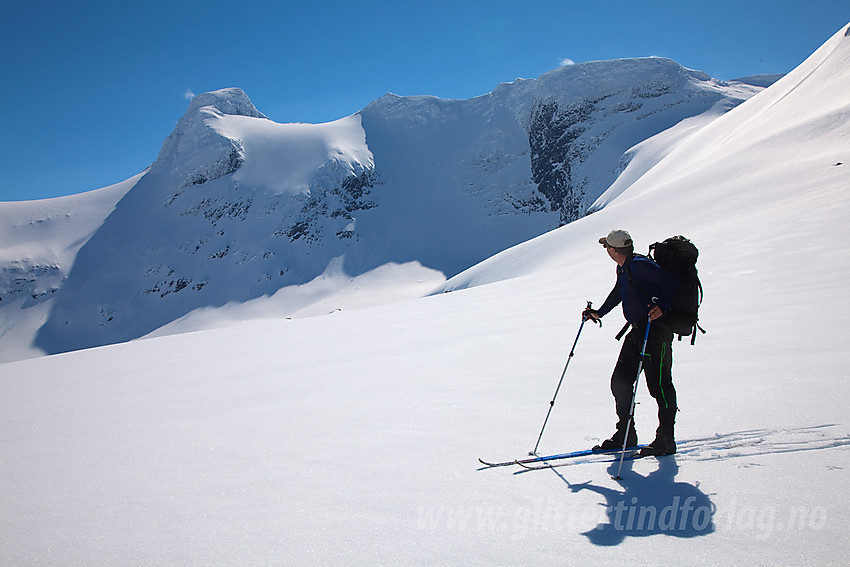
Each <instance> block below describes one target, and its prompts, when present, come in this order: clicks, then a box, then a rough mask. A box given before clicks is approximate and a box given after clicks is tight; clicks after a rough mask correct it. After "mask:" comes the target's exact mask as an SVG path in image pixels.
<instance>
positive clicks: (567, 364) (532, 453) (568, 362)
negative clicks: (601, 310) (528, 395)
mask: <svg viewBox="0 0 850 567" xmlns="http://www.w3.org/2000/svg"><path fill="white" fill-rule="evenodd" d="M590 304H591V302H590V301H588V302H587V309H590ZM585 321H587V317H586V316H584V317H582V318H581V325H579V328H578V333H577V334H576V340H575V341H574V342H573V348H572V349H570V355H569V356H568V357H567V363H566V364H565V365H564V371H563V372H561V379H560V380H559V381H558V387H557V388H555V395H554V396H552V401H551V402H549V411H548V412H546V419H545V420H543V428H542V429H541V430H540V435H538V436H537V444H536V445H534V450H533V451H531V452H530V453H528V454H529V455H537V447H539V446H540V439H542V438H543V431H544V430H545V429H546V424H547V423H549V415H550V414H551V413H552V408H553V407H554V406H555V398H557V397H558V392H559V391H560V389H561V384H562V383H563V382H564V376H566V374H567V368H569V366H570V360H572V359H573V355H574V354H575V351H576V344H578V338H579V337H580V336H581V330H582V328H584V322H585Z"/></svg>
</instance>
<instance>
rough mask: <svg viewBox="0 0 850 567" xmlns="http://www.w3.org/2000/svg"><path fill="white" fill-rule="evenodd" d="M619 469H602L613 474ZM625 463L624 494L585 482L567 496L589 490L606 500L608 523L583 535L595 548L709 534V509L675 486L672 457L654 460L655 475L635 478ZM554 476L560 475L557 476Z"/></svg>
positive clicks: (703, 497) (698, 494)
mask: <svg viewBox="0 0 850 567" xmlns="http://www.w3.org/2000/svg"><path fill="white" fill-rule="evenodd" d="M618 465H619V463H618V462H614V463H612V464H611V466H610V467H609V469H608V472H609V473H611V474H612V475H614V474H616V473H617V468H618ZM631 465H632V463H631V462H628V461H626V462H625V463H624V465H623V470H622V471H621V472H620V477H621V478H622V480H620V485H621V486H622V487H623V488H624V490H622V491H621V490H617V489H612V488H606V487H603V486H596V485H593V484H591V483H590V482H585V483H582V484H570V482H569V481H567V479H566V478H564V477H561V478H563V480H564V482H566V483H567V485H568V486H569V487H570V490H572V491H573V492H579V491H581V490H590V491H592V492H596V493H597V494H601V495H602V496H604V497H605V500H606V509H605V510H606V515H607V517H608V523H605V524H599V525H598V526H597V527H596V528H594V529H592V530H590V531H587V532H584V533H583V534H582V535H584V536H586V537H587V539H588V540H590V542H591V543H593V544H595V545H604V546H610V545H619V544H620V543H622V542H623V541H624V540H625V539H626V538H627V537H645V536H650V535H656V534H664V535H668V536H674V537H686V538H687V537H697V536H704V535H708V534H710V533H712V532H713V531H714V512H715V510H716V508H715V505H714V503H713V502H712V501H711V499H710V498H709V497H708V495H707V494H705V493H704V492H702V491H701V490H700V489H699V483H697V485H693V484H688V483H686V482H676V474H678V472H679V465H678V464H677V463H676V457H675V455H671V456H668V457H661V458H659V459H658V470H656V471H654V472H652V473H650V474H648V475H646V476H641V475H639V474H638V473H636V472H634V471H633V470H632V466H631ZM559 476H560V475H559Z"/></svg>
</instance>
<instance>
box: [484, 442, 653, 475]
mask: <svg viewBox="0 0 850 567" xmlns="http://www.w3.org/2000/svg"><path fill="white" fill-rule="evenodd" d="M644 447H646V445H637V446H635V447H626V452H625V454H624V455H622V457H623V458H624V459H634V458H637V457H638V456H639V454H640V450H641V449H642V448H644ZM622 452H623V451H622V449H609V450H599V449H598V450H595V451H594V450H593V449H585V450H581V451H572V452H570V453H558V454H554V455H532V456H531V457H528V458H527V459H514V460H513V461H502V462H498V463H494V462H489V461H485V460H483V459H478V462H480V463H481V464H482V465H484V467H485V468H495V467H507V466H511V465H519V466H520V467H522V468H524V469H529V470H538V469H549V468H555V467H562V466H566V465H570V464H577V463H576V461H575V460H574V459H578V458H581V457H595V456H605V455H608V456H612V455H613V456H616V457H617V458H618V459H619V458H620V456H621V453H622ZM580 462H586V461H580Z"/></svg>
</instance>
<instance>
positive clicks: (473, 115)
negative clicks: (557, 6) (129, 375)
mask: <svg viewBox="0 0 850 567" xmlns="http://www.w3.org/2000/svg"><path fill="white" fill-rule="evenodd" d="M771 80H773V78H768V79H764V78H762V79H749V80H747V81H746V82H743V81H739V82H733V83H731V84H726V83H722V82H720V81H717V80H714V79H712V78H710V77H709V76H707V75H705V74H704V73H700V72H697V71H692V70H688V69H685V68H683V67H681V66H680V65H678V64H676V63H675V62H673V61H670V60H667V59H660V58H648V59H629V60H618V61H600V62H591V63H585V64H580V65H574V66H570V67H562V68H559V69H557V70H555V71H552V72H550V73H547V74H545V75H543V76H541V77H539V78H538V79H534V80H517V81H516V82H514V83H510V84H502V85H499V86H498V87H497V88H496V89H495V90H494V91H493V92H491V93H489V94H487V95H484V96H481V97H477V98H474V99H471V100H444V99H438V98H435V97H398V96H395V95H390V94H388V95H386V96H384V97H382V98H381V99H379V100H377V101H375V102H373V103H372V104H370V105H369V106H368V107H367V108H365V109H363V110H362V111H361V112H359V113H357V114H355V115H352V116H350V117H347V118H344V119H341V120H338V121H335V122H331V123H327V124H277V123H275V122H273V121H271V120H269V119H267V118H266V117H265V116H264V115H263V114H262V113H261V112H259V111H258V110H257V109H256V108H255V107H254V106H253V104H252V103H251V101H250V100H249V99H248V97H247V95H246V94H245V93H244V92H242V91H241V90H239V89H235V88H234V89H224V90H221V91H216V92H212V93H206V94H203V95H200V96H197V97H195V98H194V99H193V100H192V102H191V104H190V106H189V109H188V110H187V112H186V114H185V115H184V116H183V118H182V119H181V120H180V121H179V122H178V124H177V126H176V127H175V129H174V132H173V133H172V134H171V135H169V136H168V138H167V139H166V140H165V142H164V144H163V147H162V150H161V152H160V154H159V156H158V157H157V159H156V161H155V162H154V163H153V165H152V166H151V167H150V169H149V170H148V171H146V172H145V173H144V174H143V175H141V176H140V177H137V178H133V179H132V180H128V181H127V182H125V183H124V184H120V189H115V190H110V191H106V193H108V194H109V195H111V196H115V197H120V201H119V202H118V203H117V204H115V203H113V202H111V201H110V199H109V198H106V199H105V201H110V202H109V203H108V204H107V206H104V207H103V208H100V209H98V208H92V206H91V205H90V204H89V201H90V200H91V199H88V198H83V199H80V200H78V201H77V200H74V199H73V198H71V199H66V200H62V201H59V202H55V203H54V202H49V201H48V202H45V203H44V207H45V210H48V209H50V210H53V209H57V208H61V207H65V208H66V212H67V213H68V215H70V216H77V215H78V212H79V211H82V210H86V211H88V212H87V214H86V217H87V218H88V219H92V218H94V217H96V215H97V213H96V212H95V211H102V212H103V213H106V214H108V216H107V217H105V220H104V221H103V222H102V225H101V226H96V227H91V226H89V225H88V224H86V225H85V226H81V227H80V228H79V229H75V230H76V232H79V233H85V235H86V237H87V238H88V236H89V235H90V238H88V239H87V240H86V239H82V240H81V239H80V237H79V236H78V235H76V234H75V235H73V236H72V238H73V241H74V242H76V244H72V243H71V240H69V241H68V242H64V243H57V242H45V243H38V242H36V241H32V245H31V246H30V247H29V248H24V247H21V246H19V244H18V241H19V239H21V238H22V236H21V235H20V234H19V233H22V234H23V233H27V234H28V231H29V232H32V231H31V230H30V229H29V228H28V227H29V223H38V222H39V218H40V217H41V216H45V214H43V213H41V212H40V207H41V206H42V205H41V204H39V203H33V204H29V205H26V206H25V207H26V208H27V210H28V211H32V216H31V218H30V219H26V220H23V222H21V220H20V218H18V215H19V211H20V210H21V209H22V205H18V204H11V205H5V204H4V205H2V206H0V215H5V216H7V217H9V218H11V217H13V216H14V217H16V218H15V219H14V221H10V225H9V227H8V228H7V233H6V235H5V238H4V239H3V240H2V243H3V246H4V248H3V250H2V252H3V254H2V258H0V260H1V261H2V263H1V264H0V270H2V271H0V286H2V287H0V297H3V298H4V301H3V302H2V303H0V311H2V312H3V313H4V324H3V325H4V330H3V332H4V334H6V335H14V336H16V337H17V338H16V339H15V341H12V342H11V343H14V345H13V344H11V343H9V344H7V347H6V348H9V349H11V347H12V346H14V352H12V351H6V352H8V354H4V355H3V358H4V359H6V360H8V359H14V358H20V357H22V356H31V355H33V354H37V353H39V352H47V353H57V352H64V351H68V350H75V349H80V348H86V347H91V346H98V345H103V344H110V343H115V342H121V341H126V340H130V339H134V338H138V337H141V336H144V335H147V334H149V333H152V332H157V333H159V334H162V333H167V332H178V331H185V330H194V329H198V328H205V327H208V326H210V325H215V324H221V320H222V319H224V320H225V322H227V321H232V320H241V319H242V318H250V317H252V316H253V315H252V313H257V312H263V311H264V312H265V313H266V314H268V315H272V314H274V315H277V316H283V315H286V316H293V315H300V314H316V313H321V312H328V311H332V310H334V309H338V308H342V307H349V306H360V305H364V304H369V303H375V302H378V303H379V302H383V301H387V300H394V299H396V298H398V297H413V296H418V295H422V294H425V293H427V292H428V291H429V290H430V289H432V288H433V287H434V286H436V285H438V284H439V283H441V281H442V279H443V278H445V277H450V276H454V275H455V274H457V273H459V272H461V271H462V270H464V269H466V268H468V267H470V266H472V265H473V264H475V263H477V262H480V261H481V260H484V259H485V258H487V257H489V256H491V255H493V254H495V253H497V252H499V251H501V250H504V249H506V248H509V247H510V246H513V245H515V244H518V243H520V242H523V241H525V240H528V239H529V238H532V237H534V236H538V235H540V234H543V233H545V232H547V231H549V230H551V229H553V228H556V227H557V226H559V225H562V224H565V223H567V222H569V221H572V220H575V219H577V218H579V217H581V216H582V215H583V214H584V212H585V210H586V209H587V208H588V206H589V205H590V204H591V203H593V202H594V201H595V200H596V199H597V198H598V197H599V196H600V195H601V194H602V193H603V192H604V191H605V190H606V189H607V188H608V187H609V186H610V185H611V183H612V182H613V181H614V180H615V179H617V177H618V175H619V173H620V172H621V171H622V170H623V169H624V168H625V167H626V166H627V165H629V163H630V160H631V159H632V157H631V156H632V154H631V153H629V150H630V148H632V147H633V146H635V144H638V143H639V142H642V141H644V140H646V139H647V138H649V137H651V136H653V135H655V134H658V133H659V132H662V131H665V130H668V129H670V128H672V127H674V126H676V125H677V124H681V123H682V121H683V120H691V124H693V123H697V124H699V125H700V126H701V125H704V124H706V123H709V122H710V121H711V120H713V119H715V118H716V117H717V116H720V115H722V114H723V113H725V112H727V111H728V110H729V109H730V108H733V107H735V106H737V105H738V104H740V103H741V102H742V101H743V100H745V99H747V98H749V97H751V96H752V95H753V94H754V93H756V92H758V91H759V90H761V89H762V88H763V87H762V86H752V85H750V84H747V83H760V81H761V82H765V81H766V82H770V81H771ZM120 192H123V197H122V196H121V195H119V193H120ZM113 205H114V210H112V208H113ZM4 208H5V211H4ZM57 210H58V209H57ZM50 214H52V215H53V216H55V214H54V213H50ZM68 222H70V221H66V224H68ZM87 222H91V221H87ZM93 228H96V230H93ZM25 238H30V237H29V236H25ZM57 250H63V251H64V252H62V253H61V254H62V259H61V261H59V260H58V259H57V258H55V257H54V256H57V255H58V254H60V252H57ZM46 251H49V252H46ZM45 254H47V256H46V257H45V258H43V259H39V257H40V256H44V255H45ZM376 270H379V272H378V273H377V274H378V275H377V277H376V275H375V274H376V272H375V271H376ZM370 274H372V275H370ZM363 278H365V280H364V279H363ZM376 280H378V281H387V282H388V283H387V284H382V285H377V282H376ZM25 282H29V283H25ZM392 290H396V291H392ZM264 298H266V299H268V298H273V301H266V300H265V299H264ZM332 298H336V299H335V300H332ZM34 301H41V302H42V307H41V308H40V309H38V310H32V309H30V307H31V306H32V304H33V302H34ZM236 306H241V307H238V308H237V307H236ZM222 307H227V309H224V310H222V309H221V308H222ZM214 312H215V313H214ZM35 329H38V331H37V334H34V331H35ZM33 336H35V339H34V341H32V338H33ZM30 341H32V345H30V344H29V343H30ZM22 346H23V347H24V350H23V351H21V350H20V349H21V347H22Z"/></svg>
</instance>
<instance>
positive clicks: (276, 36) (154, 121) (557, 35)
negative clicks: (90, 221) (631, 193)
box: [0, 0, 850, 201]
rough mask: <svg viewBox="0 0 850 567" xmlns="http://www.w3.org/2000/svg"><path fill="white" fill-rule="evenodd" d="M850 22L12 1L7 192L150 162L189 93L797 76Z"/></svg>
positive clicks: (822, 16)
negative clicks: (621, 71)
mask: <svg viewBox="0 0 850 567" xmlns="http://www.w3.org/2000/svg"><path fill="white" fill-rule="evenodd" d="M848 21H850V2H848V1H847V0H815V1H809V2H800V1H799V0H796V1H785V0H773V1H748V0H737V1H725V0H718V1H714V2H699V1H686V2H682V0H677V1H652V0H644V1H642V2H638V1H635V0H630V1H620V0H608V1H606V2H587V1H586V0H584V1H580V2H573V1H564V0H562V1H560V2H558V1H534V0H527V1H525V2H518V1H516V0H511V1H502V0H488V1H464V0H454V1H443V0H432V1H429V2H399V1H395V2H384V1H380V2H369V1H367V0H360V1H356V2H355V1H347V2H342V1H337V0H326V1H324V2H304V1H303V0H299V1H298V2H290V1H281V2H270V1H259V0H256V1H252V0H243V1H235V0H234V1H229V2H222V1H218V0H204V1H195V0H189V1H181V0H170V1H159V0H146V1H145V2H139V3H135V2H116V1H114V0H110V1H86V0H81V1H79V2H68V1H67V0H63V1H54V0H46V1H41V0H32V1H29V2H4V3H3V5H2V7H0V49H2V63H0V65H2V75H0V76H2V81H3V88H2V89H0V97H2V105H0V108H2V109H3V110H2V112H3V115H2V116H3V125H4V128H3V135H2V136H1V137H0V144H2V146H0V152H2V153H1V154H0V155H3V156H4V158H5V159H4V163H3V167H2V168H0V201H4V200H5V201H8V200H27V199H40V198H47V197H53V196H59V195H68V194H74V193H80V192H83V191H89V190H92V189H97V188H100V187H104V186H107V185H111V184H113V183H117V182H118V181H122V180H124V179H127V178H128V177H131V176H132V175H135V174H136V173H138V172H140V171H142V170H143V169H144V168H145V167H147V166H148V165H149V164H150V163H151V162H152V161H153V160H154V159H155V158H156V155H157V153H158V152H159V149H160V146H161V145H162V142H163V140H164V138H165V137H166V136H167V135H168V134H169V133H170V132H171V130H172V129H173V128H174V125H175V123H176V122H177V120H178V119H179V118H180V117H181V116H182V115H183V113H184V112H185V110H186V107H187V105H188V98H187V95H188V93H201V92H205V91H209V90H215V89H219V88H224V87H230V86H238V87H241V88H242V89H243V90H245V92H247V93H248V96H250V97H251V99H252V101H253V102H254V104H255V106H257V108H258V109H259V110H260V111H261V112H263V113H264V114H266V115H267V116H268V117H269V118H271V119H273V120H275V121H277V122H298V121H300V122H326V121H330V120H335V119H337V118H342V117H344V116H348V115H350V114H353V113H355V112H357V111H358V110H360V109H362V108H363V107H365V106H366V105H367V104H369V102H371V101H372V100H374V99H376V98H379V97H380V96H382V95H383V94H384V93H386V92H393V93H396V94H399V95H420V94H425V95H436V96H439V97H443V98H470V97H473V96H478V95H481V94H485V93H487V92H489V91H490V90H492V89H493V88H494V87H495V86H496V85H497V84H499V83H501V82H507V81H512V80H514V79H515V78H517V77H525V78H532V77H537V76H539V75H541V74H543V73H545V72H547V71H550V70H552V69H554V68H556V67H558V65H559V64H561V62H562V61H564V60H571V61H574V62H583V61H591V60H599V59H615V58H621V57H643V56H653V55H654V56H662V57H669V58H671V59H674V60H676V61H678V62H679V63H681V64H682V65H684V66H686V67H690V68H693V69H700V70H702V71H705V72H707V73H709V74H711V75H713V76H715V77H717V78H720V79H732V78H735V77H740V76H745V75H753V74H760V73H785V72H788V71H790V70H791V69H793V68H794V67H796V66H797V65H799V64H800V63H801V62H802V61H803V60H804V59H806V57H808V56H809V55H810V54H811V53H812V52H813V51H814V50H815V49H817V48H818V47H819V46H820V45H821V44H823V42H824V41H826V40H827V39H828V38H829V37H830V36H831V35H832V34H834V33H835V32H836V31H838V29H839V28H841V27H842V26H843V25H845V24H847V23H848Z"/></svg>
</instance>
